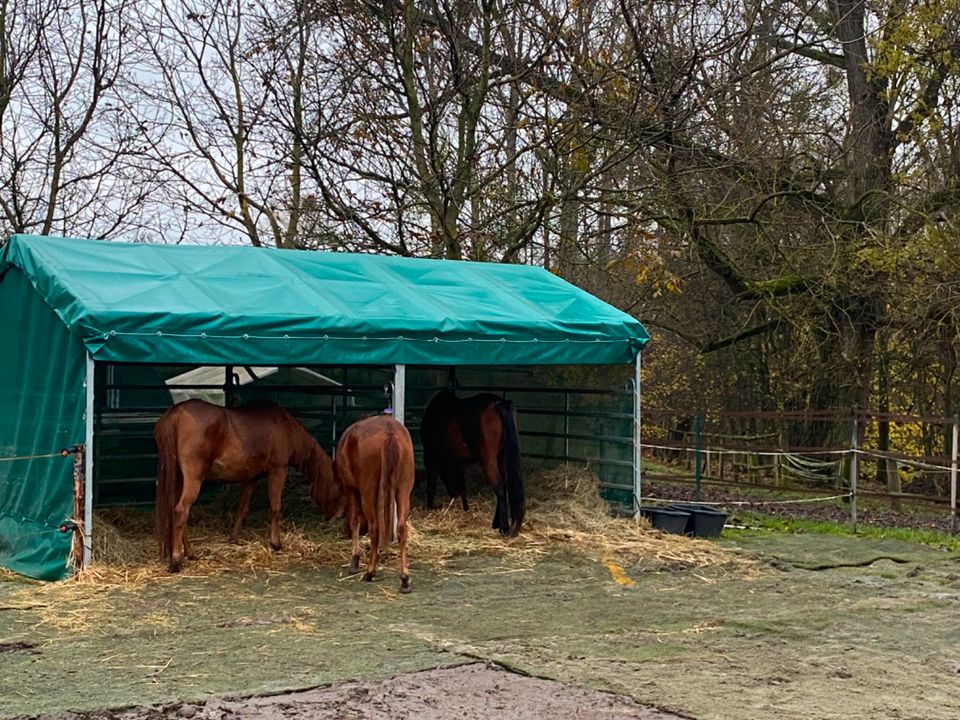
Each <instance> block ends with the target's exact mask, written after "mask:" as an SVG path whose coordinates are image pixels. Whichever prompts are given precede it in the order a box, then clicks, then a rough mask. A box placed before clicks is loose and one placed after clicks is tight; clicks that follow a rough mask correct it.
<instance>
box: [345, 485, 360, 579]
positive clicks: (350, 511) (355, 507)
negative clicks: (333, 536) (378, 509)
mask: <svg viewBox="0 0 960 720" xmlns="http://www.w3.org/2000/svg"><path fill="white" fill-rule="evenodd" d="M362 524H363V516H362V514H361V512H360V498H359V497H357V496H356V494H355V493H351V494H350V497H349V498H348V499H347V525H348V526H349V528H350V538H351V540H352V541H353V555H352V556H351V558H350V572H352V573H358V572H360V526H361V525H362Z"/></svg>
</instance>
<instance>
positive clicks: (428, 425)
mask: <svg viewBox="0 0 960 720" xmlns="http://www.w3.org/2000/svg"><path fill="white" fill-rule="evenodd" d="M420 432H421V439H422V441H423V464H424V467H425V469H426V472H427V505H428V506H430V507H433V506H434V500H435V496H436V488H437V477H438V476H439V477H441V478H443V482H444V485H446V488H447V492H449V493H450V496H451V497H457V496H459V497H460V499H461V501H462V502H463V509H464V510H466V509H467V507H468V504H467V490H466V482H465V478H464V472H465V470H466V468H467V466H468V465H472V464H476V463H479V465H480V469H481V471H482V472H483V475H484V477H485V478H486V479H487V482H488V483H489V484H490V486H491V487H492V488H493V490H494V493H496V496H497V509H496V512H495V513H494V515H493V528H494V529H495V530H499V531H500V532H501V534H503V535H507V534H511V535H516V534H517V533H518V532H520V526H521V524H522V523H523V514H524V497H523V479H522V478H521V477H520V441H519V438H518V436H517V424H516V418H515V417H514V408H513V404H512V403H511V402H510V401H509V400H504V399H503V398H500V397H498V396H497V395H493V394H491V393H481V394H480V395H474V396H472V397H468V398H458V397H457V396H456V395H455V394H454V393H453V391H452V390H441V391H440V392H439V393H437V394H436V395H434V397H433V399H432V400H431V401H430V404H429V405H427V409H426V411H424V413H423V422H422V423H421V426H420Z"/></svg>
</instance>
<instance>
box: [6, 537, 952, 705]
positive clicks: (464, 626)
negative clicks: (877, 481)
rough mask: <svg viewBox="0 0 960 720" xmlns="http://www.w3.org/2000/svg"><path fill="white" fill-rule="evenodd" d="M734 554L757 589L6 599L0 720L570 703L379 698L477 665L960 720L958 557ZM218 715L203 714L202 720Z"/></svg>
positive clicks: (477, 564) (266, 589)
mask: <svg viewBox="0 0 960 720" xmlns="http://www.w3.org/2000/svg"><path fill="white" fill-rule="evenodd" d="M725 535H728V537H726V538H725V539H724V540H723V541H722V542H724V543H727V544H729V545H731V546H736V547H738V548H740V551H741V552H743V553H745V554H746V555H749V556H751V557H754V558H756V559H757V565H756V570H755V571H754V572H746V573H745V572H730V571H716V572H709V571H704V570H692V569H671V568H669V567H664V566H663V565H662V564H658V565H653V566H650V565H645V564H643V563H641V564H640V565H636V566H626V567H624V571H625V574H626V575H625V577H619V578H618V577H616V576H615V575H616V574H615V573H613V572H611V570H610V567H609V565H607V564H604V562H601V561H600V560H590V559H588V558H585V557H584V556H582V555H579V554H576V553H572V552H562V551H557V552H552V553H550V554H548V555H546V556H544V557H542V558H541V559H540V560H538V561H537V562H536V563H533V564H530V565H523V566H516V565H511V564H510V563H508V562H506V561H504V560H503V559H502V558H496V557H488V556H464V557H460V558H457V559H456V560H454V561H451V562H450V563H449V564H448V565H447V566H446V567H445V568H440V569H431V568H423V567H418V566H417V565H416V559H415V558H414V565H413V573H414V592H413V593H412V594H411V595H408V596H401V595H399V594H398V593H397V592H396V588H395V585H396V584H397V583H396V580H397V578H396V573H395V569H394V568H393V567H392V566H391V564H390V562H388V565H387V568H386V570H385V572H384V575H383V579H382V580H381V581H378V582H376V583H374V584H372V585H371V584H368V583H362V582H359V581H358V580H357V579H356V578H345V577H343V576H342V575H341V572H340V570H339V569H336V568H331V569H329V570H325V571H314V570H307V569H304V570H302V571H291V572H283V573H254V574H249V573H247V574H242V575H240V574H237V575H234V574H225V575H223V576H220V577H215V578H191V577H190V576H189V573H186V574H185V575H183V576H181V577H176V578H170V579H164V580H157V581H152V582H150V583H146V584H138V585H136V586H132V587H98V588H86V589H81V590H77V589H76V588H75V587H74V589H64V590H63V591H62V592H61V595H60V596H58V595H57V594H56V592H52V591H50V590H48V589H46V588H39V587H37V586H31V585H25V584H23V583H21V582H17V581H12V580H6V581H0V717H11V716H22V715H27V716H35V715H39V714H43V713H59V714H62V713H64V712H66V711H78V712H89V711H93V710H98V709H104V708H123V707H130V706H144V705H164V704H171V703H183V702H187V703H194V702H197V701H206V700H207V699H209V698H223V697H225V696H234V697H236V696H244V697H250V696H257V695H265V694H272V693H279V692H289V691H292V690H302V689H306V688H316V687H321V686H331V685H335V684H337V683H343V682H348V683H350V684H349V685H347V686H341V687H334V688H333V689H331V690H321V691H318V692H319V695H317V696H316V697H323V696H324V695H323V693H328V692H329V693H333V695H327V696H326V697H332V698H338V697H339V698H346V697H353V698H354V700H356V701H357V702H358V703H359V704H355V705H348V706H345V708H344V712H343V713H341V714H340V715H334V716H331V717H345V718H349V717H358V718H366V717H371V718H374V717H381V716H380V715H376V714H373V713H375V712H378V710H377V709H376V708H377V703H375V702H374V699H376V698H380V700H377V702H384V701H385V700H384V699H385V698H391V697H392V698H393V699H394V700H397V697H398V696H397V694H396V693H398V692H400V693H406V695H407V697H405V698H403V702H405V703H410V705H409V707H412V708H420V707H421V704H422V708H423V711H422V712H421V711H420V710H411V711H410V714H411V715H412V714H413V712H416V714H417V715H418V716H419V717H424V718H429V717H436V718H447V717H450V718H453V717H487V716H489V710H490V709H491V708H492V707H493V705H494V704H496V703H500V704H503V705H504V710H503V711H502V712H500V711H498V712H499V714H501V715H503V716H511V717H514V716H515V717H523V716H522V715H520V714H517V713H513V712H511V711H509V710H507V708H511V707H513V703H518V702H519V700H520V699H523V700H525V701H526V700H527V699H528V697H529V696H533V697H534V698H535V701H536V702H537V703H540V705H541V708H545V707H546V706H545V705H543V703H545V702H547V700H548V699H550V698H552V697H554V696H555V695H557V694H558V693H560V692H561V691H560V689H557V687H556V686H551V687H552V688H553V689H552V690H546V689H542V688H541V689H530V688H526V689H525V688H522V687H519V688H518V687H517V686H515V685H513V683H514V682H516V681H518V680H520V679H522V678H519V676H517V675H513V674H509V673H505V672H502V671H493V670H491V671H489V672H491V673H493V674H494V676H495V677H496V678H498V679H496V680H494V683H495V686H494V690H495V691H496V692H495V693H486V692H484V691H483V690H482V689H481V690H479V691H478V692H479V693H480V707H481V708H482V710H483V711H482V712H478V713H474V711H473V710H471V709H470V707H463V708H458V709H456V710H455V711H452V712H451V713H450V714H447V715H444V714H438V715H435V716H430V715H425V714H424V712H426V709H425V708H426V707H427V705H428V698H430V697H434V698H438V697H439V696H440V695H442V694H443V692H444V690H443V689H438V688H437V687H436V686H434V685H432V684H430V682H429V681H428V680H423V681H421V680H414V683H415V684H416V683H419V684H420V685H421V686H422V687H423V688H425V689H424V690H417V691H415V692H410V693H407V691H406V690H404V689H403V688H404V683H405V682H407V681H409V678H410V676H407V678H398V679H397V680H394V681H389V682H387V683H386V684H381V682H382V681H385V680H388V679H389V678H396V677H398V676H400V675H402V674H403V673H410V672H420V671H423V670H427V669H433V668H453V667H454V666H462V665H464V663H469V662H471V661H489V662H491V663H495V664H496V665H498V666H499V667H502V668H507V669H513V670H516V671H517V672H519V673H521V674H525V675H531V676H536V677H540V678H547V679H551V680H554V681H557V682H560V683H564V684H567V685H570V686H575V687H581V688H588V689H592V690H600V691H605V692H611V693H615V694H617V695H619V696H621V697H622V698H626V699H629V700H624V701H623V702H624V703H626V707H627V708H632V711H639V710H638V709H637V707H636V706H635V705H633V704H632V703H638V704H639V705H642V706H651V707H657V708H660V709H662V710H665V711H669V712H674V713H677V714H680V715H683V716H686V717H691V718H696V719H698V720H721V719H722V720H728V719H731V718H743V719H747V718H749V719H751V720H768V719H769V720H774V718H776V719H778V720H779V719H780V718H784V717H789V718H796V719H810V720H813V719H814V718H816V719H817V720H824V719H829V718H844V720H847V719H848V718H851V717H854V718H857V717H872V718H898V719H906V718H916V719H917V720H920V719H923V720H940V719H943V720H947V719H950V720H955V718H957V717H960V673H958V671H960V560H958V559H957V557H955V556H951V555H948V554H946V553H944V552H942V551H939V550H936V549H933V548H928V547H924V546H920V545H913V544H907V543H902V542H896V541H874V540H864V539H850V538H839V537H828V536H820V535H781V534H774V533H751V534H740V535H738V536H732V535H729V532H725ZM651 568H653V569H651ZM625 583H626V584H625ZM631 583H632V584H631ZM64 587H65V588H69V586H64ZM58 592H60V591H58ZM467 667H477V666H467ZM450 672H452V673H454V676H456V673H463V672H465V671H464V670H463V669H462V668H461V669H458V670H451V671H450ZM471 672H472V670H471ZM441 675H442V673H441ZM414 677H415V678H416V677H423V678H429V677H430V674H429V673H428V675H426V676H414ZM501 679H502V680H501ZM358 683H359V684H358ZM391 683H393V684H391ZM453 684H454V686H455V687H457V688H458V689H463V693H462V694H463V695H465V696H469V695H471V694H472V691H469V689H468V686H467V685H466V684H465V683H464V682H462V681H460V680H454V681H453ZM496 685H499V688H497V687H496ZM357 688H366V689H367V690H368V692H365V693H364V692H363V691H362V690H361V691H360V695H356V693H355V690H356V689H357ZM487 689H489V685H488V686H487ZM569 692H574V693H576V692H577V691H576V690H569ZM351 693H354V694H353V695H351ZM391 693H393V695H391ZM459 694H461V693H458V696H459ZM308 697H313V696H308ZM484 697H486V698H488V699H487V700H486V701H484V700H483V698H484ZM608 699H609V698H608ZM218 702H220V701H218ZM270 702H273V703H275V702H277V701H276V700H273V701H270ZM283 702H286V700H283V701H280V703H281V704H280V705H273V706H271V705H270V703H267V704H266V705H262V704H260V701H254V702H253V703H251V704H249V708H250V709H251V710H250V712H254V711H253V710H252V708H259V709H257V710H256V711H255V712H256V713H262V715H256V714H255V713H254V714H253V715H252V716H254V717H260V716H263V717H271V718H273V717H278V718H279V717H292V716H300V712H299V710H298V708H297V706H293V710H291V711H289V712H288V711H287V710H284V709H283V708H284V706H283V705H282V703H283ZM464 702H467V700H466V699H464ZM611 702H614V700H612V699H611ZM617 702H619V701H617ZM320 704H321V705H322V703H320ZM209 707H210V706H209V705H207V704H203V705H200V706H198V707H195V708H193V710H194V714H195V716H200V715H201V714H202V713H203V712H206V709H207V708H209ZM312 707H313V708H314V709H315V710H316V711H317V712H321V711H320V710H317V707H318V704H313V705H312ZM471 707H472V706H471ZM611 707H612V708H616V711H617V712H629V711H631V710H626V711H624V710H623V708H622V706H616V705H614V706H611ZM271 708H272V709H271ZM348 709H349V710H350V712H354V713H355V714H354V715H350V714H346V711H347V710H348ZM535 709H536V706H535ZM600 709H602V707H601V708H600ZM148 712H154V711H148ZM178 712H179V710H178ZM184 712H185V713H186V714H189V713H190V710H185V711H184ZM384 712H385V711H384ZM463 713H466V714H463ZM143 714H144V713H140V715H143ZM564 714H565V713H563V712H558V713H556V714H554V713H553V712H547V711H546V710H544V712H543V713H541V714H539V715H530V717H547V716H552V717H562V716H564ZM102 715H103V714H102V713H101V716H102ZM178 716H179V717H185V715H178ZM237 716H238V717H239V716H243V717H249V716H251V715H250V714H248V712H247V710H244V711H243V712H242V713H237ZM390 716H391V717H404V715H402V714H396V715H390ZM599 716H602V717H643V715H629V714H625V715H616V714H613V715H598V717H599ZM305 717H318V718H323V717H327V716H324V715H309V714H308V715H305ZM383 717H387V715H383ZM587 717H590V716H589V715H587ZM207 720H231V718H229V717H227V715H226V714H223V715H220V716H219V717H217V718H214V717H213V716H211V717H210V718H208V719H207Z"/></svg>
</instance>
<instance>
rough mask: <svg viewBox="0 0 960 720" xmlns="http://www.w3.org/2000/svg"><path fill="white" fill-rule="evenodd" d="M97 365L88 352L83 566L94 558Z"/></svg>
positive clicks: (84, 442) (85, 391)
mask: <svg viewBox="0 0 960 720" xmlns="http://www.w3.org/2000/svg"><path fill="white" fill-rule="evenodd" d="M95 369H96V365H95V363H94V360H93V356H91V355H90V353H87V368H86V375H85V378H84V382H83V387H84V395H85V408H84V413H83V419H84V426H85V430H86V431H85V433H84V441H83V449H84V453H83V466H84V467H83V475H84V480H83V482H84V488H83V567H85V568H86V567H90V562H91V561H92V559H93V414H94V406H93V395H94V383H95V382H96V376H95Z"/></svg>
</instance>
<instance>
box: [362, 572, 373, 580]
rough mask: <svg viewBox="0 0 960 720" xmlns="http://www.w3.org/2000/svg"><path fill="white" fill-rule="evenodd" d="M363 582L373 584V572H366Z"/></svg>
mask: <svg viewBox="0 0 960 720" xmlns="http://www.w3.org/2000/svg"><path fill="white" fill-rule="evenodd" d="M363 581H364V582H373V573H372V572H365V573H364V574H363Z"/></svg>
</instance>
